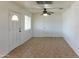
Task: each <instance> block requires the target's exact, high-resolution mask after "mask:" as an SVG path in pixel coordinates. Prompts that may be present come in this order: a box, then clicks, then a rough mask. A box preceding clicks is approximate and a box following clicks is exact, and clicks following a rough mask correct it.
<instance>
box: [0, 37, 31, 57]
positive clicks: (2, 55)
mask: <svg viewBox="0 0 79 59" xmlns="http://www.w3.org/2000/svg"><path fill="white" fill-rule="evenodd" d="M31 38H32V37H29V38H27V40H26V41H28V40H29V39H31ZM26 41H24V42H22V43H21V44H20V45H19V46H21V45H22V44H24V43H25V42H26ZM19 46H17V47H19ZM17 47H15V48H17ZM15 48H14V49H15ZM14 49H11V50H9V51H8V52H6V53H5V54H1V55H0V57H1V58H3V57H4V56H6V55H7V56H8V54H9V53H10V52H11V51H12V50H14Z"/></svg>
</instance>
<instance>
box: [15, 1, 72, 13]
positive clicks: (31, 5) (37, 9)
mask: <svg viewBox="0 0 79 59" xmlns="http://www.w3.org/2000/svg"><path fill="white" fill-rule="evenodd" d="M52 2H53V4H51V5H46V6H45V5H38V4H37V3H36V2H35V1H16V3H17V4H18V5H20V6H22V7H24V8H26V9H27V10H29V11H30V12H32V13H42V11H43V8H44V7H46V8H47V10H48V11H52V12H54V13H62V12H63V11H65V10H66V9H68V8H69V7H70V6H71V4H72V3H73V1H52ZM59 8H63V9H62V10H61V9H59Z"/></svg>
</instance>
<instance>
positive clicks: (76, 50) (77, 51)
mask: <svg viewBox="0 0 79 59" xmlns="http://www.w3.org/2000/svg"><path fill="white" fill-rule="evenodd" d="M64 39H65V41H66V42H67V43H68V44H69V45H70V47H71V48H72V49H73V50H74V52H75V53H76V54H77V55H78V56H79V49H78V47H76V46H75V44H74V43H76V42H74V43H73V42H72V41H71V39H70V38H69V37H68V36H67V35H64Z"/></svg>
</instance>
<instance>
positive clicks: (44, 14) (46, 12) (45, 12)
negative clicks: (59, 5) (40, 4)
mask: <svg viewBox="0 0 79 59" xmlns="http://www.w3.org/2000/svg"><path fill="white" fill-rule="evenodd" d="M52 14H54V12H48V11H47V10H46V8H44V11H43V13H42V15H43V16H48V15H52Z"/></svg>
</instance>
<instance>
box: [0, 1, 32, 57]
mask: <svg viewBox="0 0 79 59" xmlns="http://www.w3.org/2000/svg"><path fill="white" fill-rule="evenodd" d="M10 11H16V12H19V13H21V14H22V15H23V14H27V15H28V16H31V13H29V12H28V11H26V10H24V9H22V8H20V7H19V6H17V5H16V4H13V3H12V2H0V57H2V56H4V55H6V54H7V53H9V52H10V51H11V50H12V49H10V40H11V39H9V12H10ZM22 25H23V26H24V23H23V24H22ZM22 35H23V36H22V43H24V42H25V41H27V40H28V39H29V38H31V37H32V35H31V30H28V31H24V27H23V29H22ZM22 43H21V44H22Z"/></svg>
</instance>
